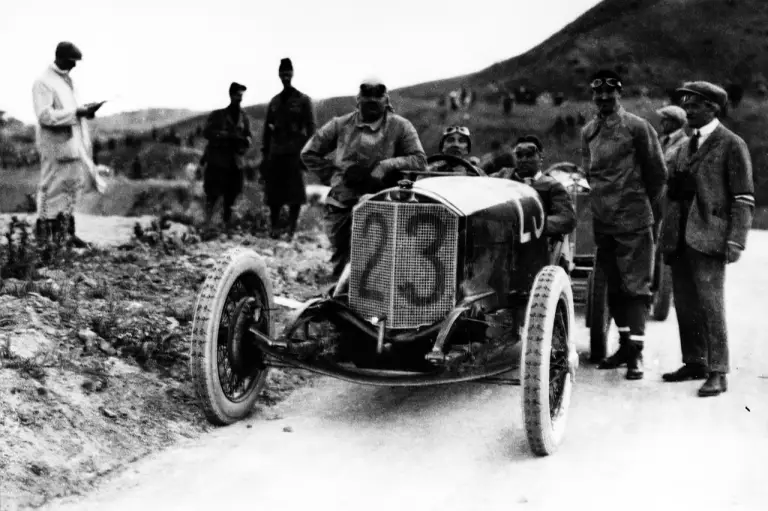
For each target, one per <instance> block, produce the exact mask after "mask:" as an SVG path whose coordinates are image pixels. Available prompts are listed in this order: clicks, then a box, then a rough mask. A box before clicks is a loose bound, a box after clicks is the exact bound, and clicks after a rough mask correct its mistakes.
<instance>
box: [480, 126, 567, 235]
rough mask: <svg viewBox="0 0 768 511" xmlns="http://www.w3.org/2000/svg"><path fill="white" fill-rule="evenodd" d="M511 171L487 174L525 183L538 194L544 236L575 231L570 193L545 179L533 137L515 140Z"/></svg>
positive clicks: (540, 147) (540, 146)
mask: <svg viewBox="0 0 768 511" xmlns="http://www.w3.org/2000/svg"><path fill="white" fill-rule="evenodd" d="M514 153H515V160H516V161H517V164H516V166H515V167H514V168H504V169H501V170H500V171H498V172H495V173H493V174H491V177H498V178H501V179H512V180H514V181H518V182H520V183H525V184H527V185H529V186H530V187H532V188H533V189H534V190H536V191H537V192H538V193H539V196H540V197H541V201H542V202H543V203H544V213H545V214H546V222H545V223H544V234H545V235H546V236H564V235H566V234H570V233H572V232H573V230H574V229H575V228H576V209H575V208H574V205H573V199H571V194H569V193H568V190H566V189H565V186H564V185H563V184H562V183H561V182H560V181H558V180H557V179H555V178H553V177H550V176H545V175H544V174H543V172H542V168H543V164H544V145H543V144H542V143H541V140H539V137H537V136H536V135H525V136H522V137H520V138H518V139H517V143H516V144H515V147H514Z"/></svg>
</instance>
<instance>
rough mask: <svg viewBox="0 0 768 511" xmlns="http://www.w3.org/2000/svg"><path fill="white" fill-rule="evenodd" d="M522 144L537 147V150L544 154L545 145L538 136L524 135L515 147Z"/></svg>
mask: <svg viewBox="0 0 768 511" xmlns="http://www.w3.org/2000/svg"><path fill="white" fill-rule="evenodd" d="M520 144H533V145H535V146H536V149H538V151H539V152H540V153H541V152H544V144H542V143H541V140H539V137H537V136H536V135H524V136H522V137H520V138H518V139H517V142H515V145H520Z"/></svg>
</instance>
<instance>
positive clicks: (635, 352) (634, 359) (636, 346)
mask: <svg viewBox="0 0 768 511" xmlns="http://www.w3.org/2000/svg"><path fill="white" fill-rule="evenodd" d="M628 348H629V352H630V354H629V359H628V360H627V375H626V378H627V379H628V380H642V379H643V376H644V375H645V372H644V371H643V345H642V343H638V342H630V344H629V345H628Z"/></svg>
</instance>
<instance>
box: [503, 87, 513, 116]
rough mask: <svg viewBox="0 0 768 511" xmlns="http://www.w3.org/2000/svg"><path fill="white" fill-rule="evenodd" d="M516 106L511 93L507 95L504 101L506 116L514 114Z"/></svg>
mask: <svg viewBox="0 0 768 511" xmlns="http://www.w3.org/2000/svg"><path fill="white" fill-rule="evenodd" d="M514 104H515V97H514V96H513V95H512V94H511V93H509V92H508V93H506V94H505V95H504V99H503V101H502V109H503V110H504V115H506V116H509V115H510V114H511V113H512V107H513V106H514Z"/></svg>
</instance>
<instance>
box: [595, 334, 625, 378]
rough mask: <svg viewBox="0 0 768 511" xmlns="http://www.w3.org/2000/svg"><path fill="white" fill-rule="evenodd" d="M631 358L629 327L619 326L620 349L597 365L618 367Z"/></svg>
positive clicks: (600, 367) (602, 367) (599, 367)
mask: <svg viewBox="0 0 768 511" xmlns="http://www.w3.org/2000/svg"><path fill="white" fill-rule="evenodd" d="M629 358H630V349H629V327H619V349H618V350H616V353H614V354H613V355H611V356H610V357H608V358H606V359H605V360H603V361H602V362H600V363H599V364H598V365H597V368H598V369H616V368H618V367H621V366H623V365H624V364H626V363H627V361H628V360H629Z"/></svg>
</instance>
